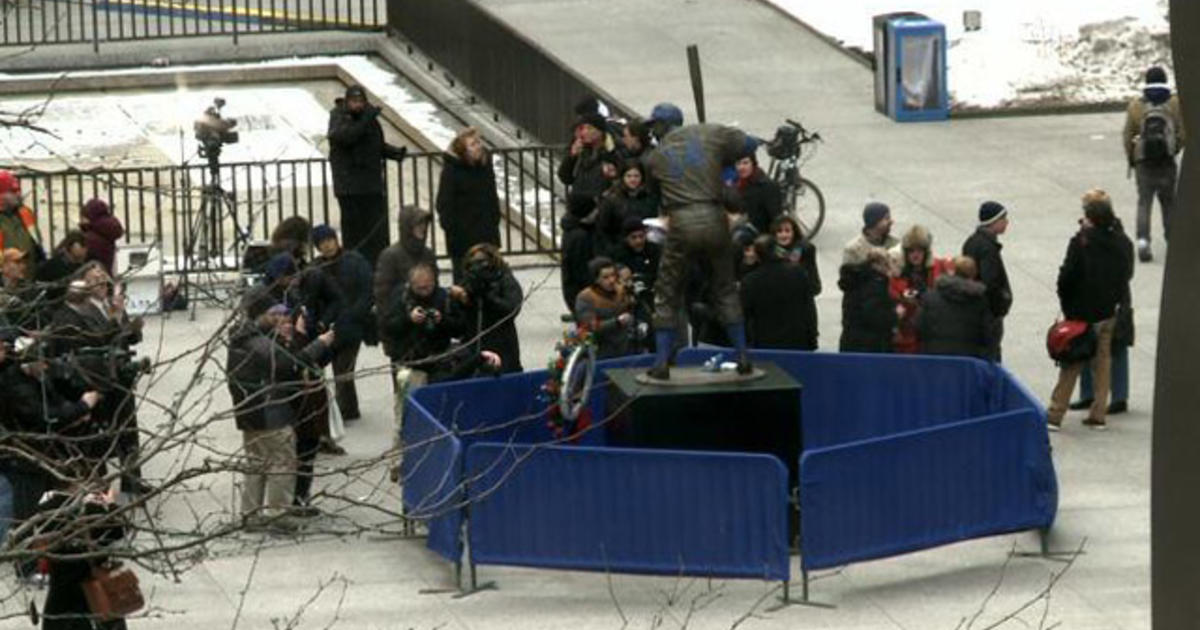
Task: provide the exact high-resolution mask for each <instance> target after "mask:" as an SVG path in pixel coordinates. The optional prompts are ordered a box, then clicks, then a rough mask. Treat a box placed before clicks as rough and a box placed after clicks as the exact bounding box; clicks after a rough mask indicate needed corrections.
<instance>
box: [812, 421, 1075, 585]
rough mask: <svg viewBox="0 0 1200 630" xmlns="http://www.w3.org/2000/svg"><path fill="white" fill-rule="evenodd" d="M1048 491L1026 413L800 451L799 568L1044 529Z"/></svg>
mask: <svg viewBox="0 0 1200 630" xmlns="http://www.w3.org/2000/svg"><path fill="white" fill-rule="evenodd" d="M1057 508H1058V489H1057V482H1056V480H1055V476H1054V468H1053V465H1052V464H1051V462H1050V457H1049V450H1048V448H1047V444H1046V428H1045V419H1044V416H1042V415H1041V414H1040V413H1039V412H1038V411H1036V410H1032V409H1026V410H1024V411H1012V412H1006V413H1002V414H996V415H992V416H988V417H985V418H982V419H976V420H967V421H964V422H956V423H951V424H945V425H942V426H938V427H933V428H928V429H920V430H917V431H911V432H908V433H902V434H899V435H890V436H887V437H881V438H876V439H871V440H864V441H860V442H851V443H847V444H841V445H838V446H831V447H826V448H818V449H812V450H807V451H805V453H804V455H803V456H801V458H800V515H801V532H802V534H801V554H802V563H803V566H804V568H805V570H812V569H820V568H827V567H832V566H837V565H841V564H847V563H850V562H857V561H862V560H869V559H872V558H882V557H886V556H892V555H897V554H901V553H905V552H908V551H916V550H919V549H927V548H930V547H936V546H939V545H945V544H949V543H952V542H957V541H960V540H967V539H970V538H978V537H981V536H990V535H996V534H1002V533H1007V532H1012V531H1020V530H1026V529H1034V528H1047V527H1049V526H1050V525H1051V524H1052V523H1053V522H1054V515H1055V511H1056V510H1057Z"/></svg>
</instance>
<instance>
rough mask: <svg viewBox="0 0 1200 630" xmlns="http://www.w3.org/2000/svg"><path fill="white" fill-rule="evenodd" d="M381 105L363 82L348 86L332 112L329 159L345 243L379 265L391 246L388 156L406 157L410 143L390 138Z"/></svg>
mask: <svg viewBox="0 0 1200 630" xmlns="http://www.w3.org/2000/svg"><path fill="white" fill-rule="evenodd" d="M380 112H381V110H380V108H379V107H376V106H375V105H371V104H370V103H368V102H367V92H366V90H364V89H363V88H362V86H358V85H351V86H350V87H348V88H346V96H345V98H339V99H337V101H336V104H335V105H334V108H333V110H331V111H330V112H329V132H328V134H327V137H328V138H329V163H330V166H331V168H332V170H333V194H334V195H335V196H337V200H338V207H339V208H341V212H342V221H341V227H342V236H343V242H344V243H345V245H346V246H347V247H348V248H350V249H354V250H357V251H359V252H361V253H362V255H363V257H365V258H366V259H367V263H368V265H369V266H371V268H374V264H375V261H376V260H378V259H379V254H380V252H382V251H383V250H384V248H386V247H387V246H388V221H387V206H386V204H385V203H384V190H383V182H384V172H383V161H384V159H389V160H403V159H404V156H405V155H407V154H408V149H407V148H406V147H397V146H394V145H391V144H388V143H387V142H385V141H384V139H383V127H382V126H380V124H379V114H380Z"/></svg>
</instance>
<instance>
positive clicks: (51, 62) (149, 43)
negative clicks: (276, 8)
mask: <svg viewBox="0 0 1200 630" xmlns="http://www.w3.org/2000/svg"><path fill="white" fill-rule="evenodd" d="M386 39H387V35H386V34H384V33H382V32H365V33H364V32H353V31H315V32H296V33H239V34H238V37H237V44H236V45H234V40H233V36H232V35H203V36H198V37H177V38H164V39H153V40H150V39H147V40H136V41H126V42H111V43H108V42H106V43H102V44H101V45H100V50H99V52H96V51H94V50H93V49H92V45H91V44H50V45H38V46H35V47H32V48H29V47H27V48H24V49H22V48H11V49H0V57H2V58H3V59H4V71H5V72H7V73H23V72H62V71H63V68H70V69H71V71H81V70H100V69H106V70H107V69H112V68H131V67H145V66H149V65H152V63H153V62H154V60H156V59H161V58H165V59H168V60H170V62H171V64H173V65H195V64H214V63H228V62H237V61H261V60H263V59H278V58H280V57H312V56H317V55H353V54H368V53H373V52H375V50H376V49H377V48H378V47H379V45H380V42H381V41H383V40H386Z"/></svg>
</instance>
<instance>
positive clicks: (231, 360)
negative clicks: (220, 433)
mask: <svg viewBox="0 0 1200 630" xmlns="http://www.w3.org/2000/svg"><path fill="white" fill-rule="evenodd" d="M334 335H335V337H336V335H337V333H334ZM225 357H226V358H225V372H226V374H227V375H228V378H229V381H228V387H229V395H230V397H231V398H232V399H233V415H234V418H235V419H236V421H237V428H238V430H239V431H269V430H274V429H282V428H284V427H289V426H292V425H293V423H294V422H295V420H296V413H295V408H296V402H297V401H298V400H299V394H300V391H301V390H302V389H303V387H302V383H301V380H302V378H303V373H304V371H305V370H313V369H317V368H320V367H321V366H323V365H325V364H326V363H328V362H329V360H330V359H331V358H332V354H331V353H330V352H329V349H328V348H326V347H325V344H323V343H321V342H320V341H313V342H312V343H310V344H308V345H307V346H305V347H304V348H303V349H302V350H300V351H299V352H294V351H293V350H291V349H289V348H288V347H287V346H285V345H284V344H283V343H282V342H281V340H278V339H276V338H275V337H274V335H273V334H271V332H269V331H265V330H263V329H261V328H260V327H259V326H258V325H257V324H256V323H255V322H242V323H241V324H240V325H239V326H238V327H237V328H235V329H234V331H233V333H231V334H230V336H229V348H228V351H227V352H226V355H225Z"/></svg>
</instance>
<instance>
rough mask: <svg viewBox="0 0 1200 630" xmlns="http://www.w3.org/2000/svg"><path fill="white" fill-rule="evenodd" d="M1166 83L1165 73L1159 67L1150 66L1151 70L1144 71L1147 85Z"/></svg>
mask: <svg viewBox="0 0 1200 630" xmlns="http://www.w3.org/2000/svg"><path fill="white" fill-rule="evenodd" d="M1166 82H1167V71H1166V70H1163V69H1162V67H1161V66H1151V68H1150V69H1149V70H1147V71H1146V84H1147V85H1153V84H1155V83H1158V84H1165V83H1166Z"/></svg>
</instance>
